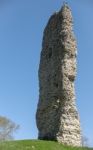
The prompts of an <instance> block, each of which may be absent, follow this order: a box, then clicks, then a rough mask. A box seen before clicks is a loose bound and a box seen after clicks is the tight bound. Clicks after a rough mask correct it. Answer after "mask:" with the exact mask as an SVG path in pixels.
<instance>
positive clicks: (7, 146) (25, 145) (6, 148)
mask: <svg viewBox="0 0 93 150" xmlns="http://www.w3.org/2000/svg"><path fill="white" fill-rule="evenodd" d="M0 150H93V148H77V147H76V148H75V147H70V146H64V145H62V144H59V143H57V142H52V141H41V140H21V141H11V142H10V141H9V142H0Z"/></svg>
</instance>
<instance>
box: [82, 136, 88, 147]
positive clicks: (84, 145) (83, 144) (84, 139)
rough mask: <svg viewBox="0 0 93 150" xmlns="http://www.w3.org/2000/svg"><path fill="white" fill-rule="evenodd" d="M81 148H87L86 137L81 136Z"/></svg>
mask: <svg viewBox="0 0 93 150" xmlns="http://www.w3.org/2000/svg"><path fill="white" fill-rule="evenodd" d="M82 146H83V147H88V138H87V137H86V136H82Z"/></svg>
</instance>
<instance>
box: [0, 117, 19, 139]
mask: <svg viewBox="0 0 93 150" xmlns="http://www.w3.org/2000/svg"><path fill="white" fill-rule="evenodd" d="M18 128H19V125H16V124H15V123H14V122H13V121H11V120H10V119H8V118H6V117H3V116H0V141H5V140H12V139H14V137H13V133H14V132H15V131H16V130H17V129H18Z"/></svg>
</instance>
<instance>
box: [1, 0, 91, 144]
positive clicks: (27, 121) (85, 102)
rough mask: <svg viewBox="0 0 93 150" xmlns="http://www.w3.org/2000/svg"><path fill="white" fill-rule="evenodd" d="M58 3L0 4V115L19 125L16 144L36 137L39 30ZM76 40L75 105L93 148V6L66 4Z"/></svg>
mask: <svg viewBox="0 0 93 150" xmlns="http://www.w3.org/2000/svg"><path fill="white" fill-rule="evenodd" d="M62 3H63V0H56V1H54V0H0V115H2V116H7V117H8V118H10V119H11V120H13V121H14V122H16V123H17V124H19V125H20V126H21V128H20V130H19V131H18V133H17V134H16V135H15V137H16V139H29V138H30V139H33V138H37V128H36V123H35V113H36V108H37V102H38V66H39V59H40V51H41V45H42V35H43V30H44V28H45V25H46V23H47V21H48V19H49V17H50V16H51V15H52V13H53V12H55V11H58V10H59V9H60V7H61V6H62ZM68 3H69V5H70V7H71V9H72V14H73V18H74V31H75V34H76V37H77V41H78V74H77V80H76V96H77V106H78V110H79V113H80V118H81V127H82V130H83V133H84V135H85V136H86V137H88V139H89V144H90V145H91V146H93V67H92V65H93V1H92V0H82V1H81V0H77V1H76V0H68Z"/></svg>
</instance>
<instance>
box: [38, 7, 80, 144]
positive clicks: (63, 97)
mask: <svg viewBox="0 0 93 150" xmlns="http://www.w3.org/2000/svg"><path fill="white" fill-rule="evenodd" d="M76 54H77V50H76V40H75V37H74V33H73V20H72V14H71V10H70V8H69V6H68V5H67V4H64V5H63V7H62V8H61V10H60V11H59V12H57V13H54V14H53V15H52V16H51V18H50V19H49V21H48V24H47V26H46V28H45V30H44V36H43V43H42V51H41V59H40V66H39V103H38V108H37V113H36V122H37V127H38V130H39V135H38V138H39V139H42V140H57V141H58V142H60V143H63V144H67V145H73V146H81V132H80V121H79V115H78V112H77V108H76V97H75V88H74V80H75V76H76Z"/></svg>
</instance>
